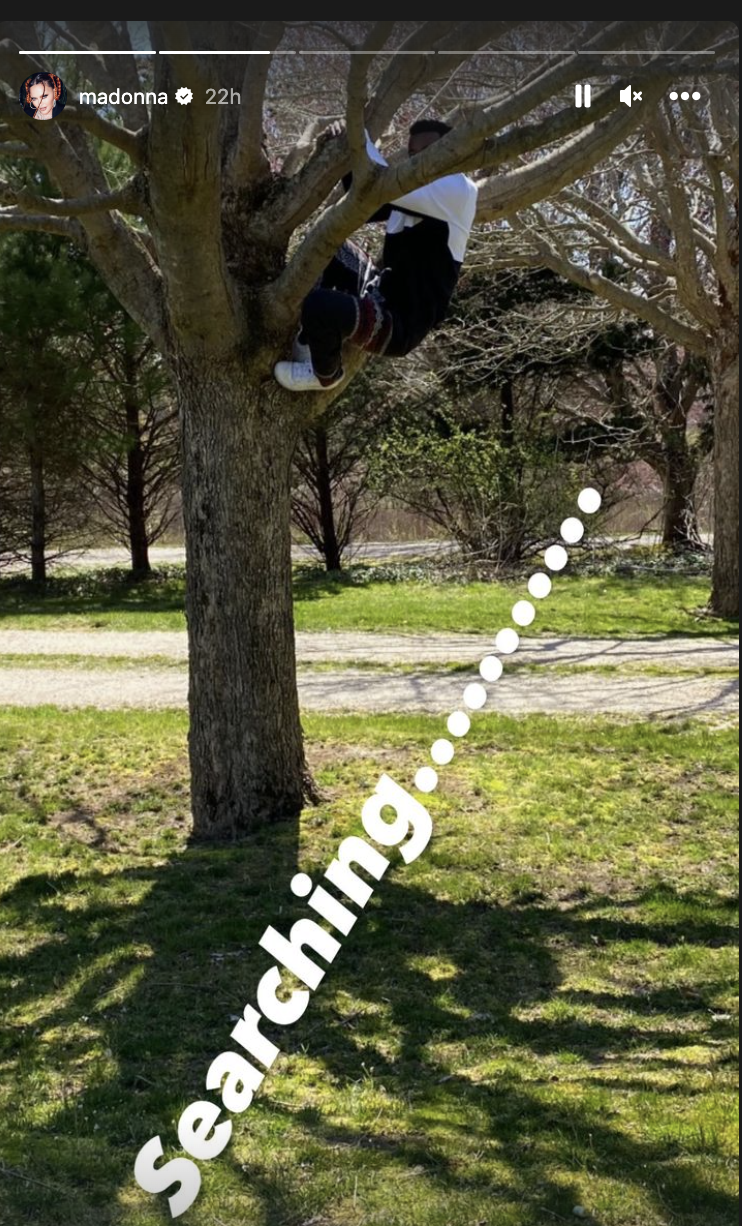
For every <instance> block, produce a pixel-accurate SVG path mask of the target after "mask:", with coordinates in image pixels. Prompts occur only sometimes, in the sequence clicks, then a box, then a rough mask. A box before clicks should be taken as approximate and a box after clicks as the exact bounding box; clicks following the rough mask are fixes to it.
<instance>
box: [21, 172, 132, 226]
mask: <svg viewBox="0 0 742 1226" xmlns="http://www.w3.org/2000/svg"><path fill="white" fill-rule="evenodd" d="M0 204H4V205H15V206H18V207H21V208H24V209H26V210H30V211H31V212H34V213H36V212H38V213H46V214H48V215H49V216H52V217H78V216H80V214H82V213H101V212H109V211H110V210H112V209H116V210H117V211H118V212H119V213H137V214H139V215H141V213H142V212H143V208H144V198H143V195H142V190H141V184H140V183H139V181H138V180H136V179H130V180H129V182H128V183H125V184H124V186H123V187H121V188H119V190H118V191H115V192H101V193H97V192H96V193H95V194H93V195H90V196H82V197H80V198H78V199H72V200H55V199H53V198H52V197H50V196H37V195H36V194H35V193H34V192H32V191H30V190H29V189H28V188H27V187H21V188H15V187H13V186H12V185H11V184H10V183H4V182H2V181H1V180H0Z"/></svg>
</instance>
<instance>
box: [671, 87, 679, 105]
mask: <svg viewBox="0 0 742 1226" xmlns="http://www.w3.org/2000/svg"><path fill="white" fill-rule="evenodd" d="M670 97H671V98H672V100H673V102H677V100H678V93H677V90H675V89H674V90H673V91H672V93H671V94H670Z"/></svg>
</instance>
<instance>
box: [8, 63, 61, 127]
mask: <svg viewBox="0 0 742 1226" xmlns="http://www.w3.org/2000/svg"><path fill="white" fill-rule="evenodd" d="M18 101H19V102H20V104H21V106H22V107H23V109H24V111H25V112H26V114H27V115H29V116H30V118H31V119H56V117H57V115H61V113H62V111H63V110H64V107H65V103H66V102H67V88H66V86H65V83H64V81H63V80H62V78H61V77H58V76H56V75H55V74H54V73H53V72H35V73H34V75H33V76H32V77H26V79H25V81H24V82H23V84H22V86H21V88H20V89H19V91H18Z"/></svg>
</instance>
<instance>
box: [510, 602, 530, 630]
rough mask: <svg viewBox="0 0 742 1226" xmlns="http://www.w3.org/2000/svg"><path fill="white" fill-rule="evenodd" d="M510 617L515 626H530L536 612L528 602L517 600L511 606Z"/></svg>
mask: <svg viewBox="0 0 742 1226" xmlns="http://www.w3.org/2000/svg"><path fill="white" fill-rule="evenodd" d="M510 616H511V617H512V619H513V621H514V622H515V624H516V626H530V624H531V622H532V621H533V619H534V617H535V616H536V610H535V609H534V607H533V605H532V604H531V602H530V600H518V601H516V603H515V604H514V605H513V608H512V611H511V614H510Z"/></svg>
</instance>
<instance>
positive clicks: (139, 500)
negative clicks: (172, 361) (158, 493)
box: [124, 394, 151, 575]
mask: <svg viewBox="0 0 742 1226" xmlns="http://www.w3.org/2000/svg"><path fill="white" fill-rule="evenodd" d="M124 409H125V412H126V439H127V452H126V512H127V518H128V521H129V552H130V553H131V569H132V572H133V574H135V575H146V574H149V572H150V570H151V567H150V563H149V539H148V537H147V516H146V512H145V506H144V448H143V447H142V426H141V420H140V413H139V404H138V402H137V400H136V398H135V397H134V396H132V395H128V394H127V396H126V399H125V401H124Z"/></svg>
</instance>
